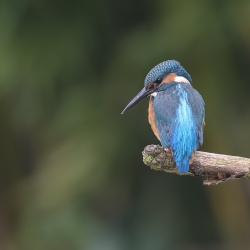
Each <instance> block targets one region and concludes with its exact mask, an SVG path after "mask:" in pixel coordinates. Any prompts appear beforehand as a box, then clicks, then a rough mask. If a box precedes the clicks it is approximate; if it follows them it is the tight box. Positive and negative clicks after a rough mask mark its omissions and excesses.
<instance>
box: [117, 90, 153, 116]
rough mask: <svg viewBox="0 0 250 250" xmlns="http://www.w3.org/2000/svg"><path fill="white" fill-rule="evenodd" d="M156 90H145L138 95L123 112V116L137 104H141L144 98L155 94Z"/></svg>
mask: <svg viewBox="0 0 250 250" xmlns="http://www.w3.org/2000/svg"><path fill="white" fill-rule="evenodd" d="M154 90H155V89H154V88H153V89H146V88H143V89H142V90H141V91H140V92H139V93H138V94H137V95H136V97H135V98H134V99H133V100H132V101H131V102H130V103H129V104H128V105H127V106H126V108H125V109H124V110H123V111H122V113H121V114H124V113H125V112H126V111H127V110H128V109H131V108H132V107H134V106H135V105H136V104H137V103H139V102H140V101H141V100H142V99H143V98H145V97H147V96H149V95H150V94H151V93H153V92H154Z"/></svg>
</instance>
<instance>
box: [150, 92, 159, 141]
mask: <svg viewBox="0 0 250 250" xmlns="http://www.w3.org/2000/svg"><path fill="white" fill-rule="evenodd" d="M151 98H152V97H151ZM148 121H149V124H150V125H151V128H152V130H153V132H154V134H155V136H156V137H157V138H158V140H159V141H160V135H159V131H158V129H157V127H156V122H155V112H154V107H153V102H152V101H151V100H150V101H149V107H148Z"/></svg>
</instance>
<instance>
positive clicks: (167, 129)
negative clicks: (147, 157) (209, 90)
mask: <svg viewBox="0 0 250 250" xmlns="http://www.w3.org/2000/svg"><path fill="white" fill-rule="evenodd" d="M153 106H154V112H155V117H156V126H157V129H158V131H159V134H160V141H161V144H162V146H163V147H164V148H166V147H169V148H170V149H171V150H172V151H173V157H174V161H175V163H176V165H177V167H178V170H179V172H182V173H185V172H188V170H189V160H190V157H191V155H192V154H193V152H194V151H195V150H197V149H198V148H199V146H200V145H201V144H202V143H203V121H204V116H205V111H204V101H203V99H202V97H201V95H200V94H199V93H198V92H197V91H196V90H195V89H194V88H193V87H192V86H191V85H187V84H174V85H172V86H170V87H169V88H167V89H165V90H164V91H161V92H158V94H157V97H156V98H154V104H153Z"/></svg>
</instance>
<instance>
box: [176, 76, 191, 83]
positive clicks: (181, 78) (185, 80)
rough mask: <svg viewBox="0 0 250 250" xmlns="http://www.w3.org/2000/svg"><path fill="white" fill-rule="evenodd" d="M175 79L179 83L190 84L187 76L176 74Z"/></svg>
mask: <svg viewBox="0 0 250 250" xmlns="http://www.w3.org/2000/svg"><path fill="white" fill-rule="evenodd" d="M174 81H175V82H178V83H187V84H190V82H189V81H188V79H187V78H185V77H183V76H176V77H175V78H174Z"/></svg>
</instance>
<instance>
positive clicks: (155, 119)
mask: <svg viewBox="0 0 250 250" xmlns="http://www.w3.org/2000/svg"><path fill="white" fill-rule="evenodd" d="M147 96H150V99H149V108H148V120H149V123H150V125H151V128H152V130H153V133H154V134H155V136H156V137H157V138H158V140H159V141H160V142H161V145H162V147H163V148H164V149H165V150H166V151H170V152H171V153H172V156H173V159H174V162H175V164H176V166H177V169H178V171H179V172H180V173H187V172H188V171H189V164H190V163H192V161H193V158H194V155H195V151H196V150H198V148H199V147H200V146H201V145H202V143H203V128H204V125H205V120H204V119H205V103H204V101H203V99H202V97H201V95H200V94H199V93H198V91H197V90H195V89H194V88H193V86H192V78H191V76H190V75H189V74H188V72H187V71H186V70H185V69H184V68H183V66H182V65H181V64H180V63H179V62H177V61H175V60H168V61H164V62H162V63H160V64H158V65H156V66H155V67H154V68H153V69H151V70H150V71H149V73H148V74H147V76H146V78H145V81H144V87H143V89H142V90H141V91H140V92H139V93H138V94H137V95H136V96H135V97H134V99H132V101H131V102H130V103H129V104H128V105H127V106H126V107H125V109H124V110H123V111H122V114H123V113H124V112H125V111H127V110H128V109H130V108H132V107H133V106H135V105H136V104H137V103H139V102H140V101H141V100H142V99H144V98H145V97H147Z"/></svg>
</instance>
